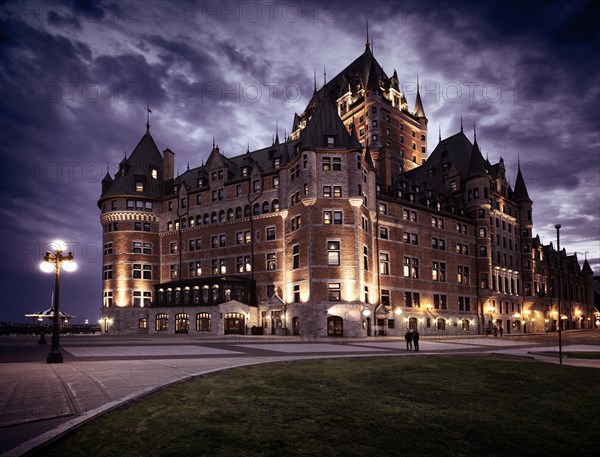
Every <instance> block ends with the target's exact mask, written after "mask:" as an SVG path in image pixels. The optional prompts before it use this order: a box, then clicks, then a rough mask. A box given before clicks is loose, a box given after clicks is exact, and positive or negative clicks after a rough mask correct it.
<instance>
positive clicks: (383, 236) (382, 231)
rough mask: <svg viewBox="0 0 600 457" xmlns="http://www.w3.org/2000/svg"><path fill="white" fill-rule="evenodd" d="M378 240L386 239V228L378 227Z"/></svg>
mask: <svg viewBox="0 0 600 457" xmlns="http://www.w3.org/2000/svg"><path fill="white" fill-rule="evenodd" d="M379 238H381V239H383V240H387V239H388V228H387V227H384V226H380V227H379Z"/></svg>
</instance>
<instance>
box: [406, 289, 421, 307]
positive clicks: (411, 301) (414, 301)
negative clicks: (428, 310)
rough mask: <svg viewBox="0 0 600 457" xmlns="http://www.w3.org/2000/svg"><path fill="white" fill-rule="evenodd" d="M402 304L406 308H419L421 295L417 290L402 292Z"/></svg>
mask: <svg viewBox="0 0 600 457" xmlns="http://www.w3.org/2000/svg"><path fill="white" fill-rule="evenodd" d="M404 304H405V306H406V307H408V308H420V307H421V296H420V295H419V293H418V292H404Z"/></svg>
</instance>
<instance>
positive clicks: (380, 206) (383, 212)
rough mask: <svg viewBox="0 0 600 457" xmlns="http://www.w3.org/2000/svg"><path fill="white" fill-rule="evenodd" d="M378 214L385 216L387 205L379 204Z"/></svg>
mask: <svg viewBox="0 0 600 457" xmlns="http://www.w3.org/2000/svg"><path fill="white" fill-rule="evenodd" d="M379 213H380V214H387V205H386V204H385V203H380V204H379Z"/></svg>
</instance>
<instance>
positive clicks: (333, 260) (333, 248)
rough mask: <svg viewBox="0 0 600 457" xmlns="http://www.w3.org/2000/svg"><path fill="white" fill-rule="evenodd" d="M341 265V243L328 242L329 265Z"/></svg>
mask: <svg viewBox="0 0 600 457" xmlns="http://www.w3.org/2000/svg"><path fill="white" fill-rule="evenodd" d="M339 264H340V242H339V241H328V242H327V265H339Z"/></svg>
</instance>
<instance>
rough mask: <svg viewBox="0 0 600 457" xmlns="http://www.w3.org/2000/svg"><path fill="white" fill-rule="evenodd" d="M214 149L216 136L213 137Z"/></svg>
mask: <svg viewBox="0 0 600 457" xmlns="http://www.w3.org/2000/svg"><path fill="white" fill-rule="evenodd" d="M212 148H213V149H214V148H215V136H214V135H213V147H212Z"/></svg>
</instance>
